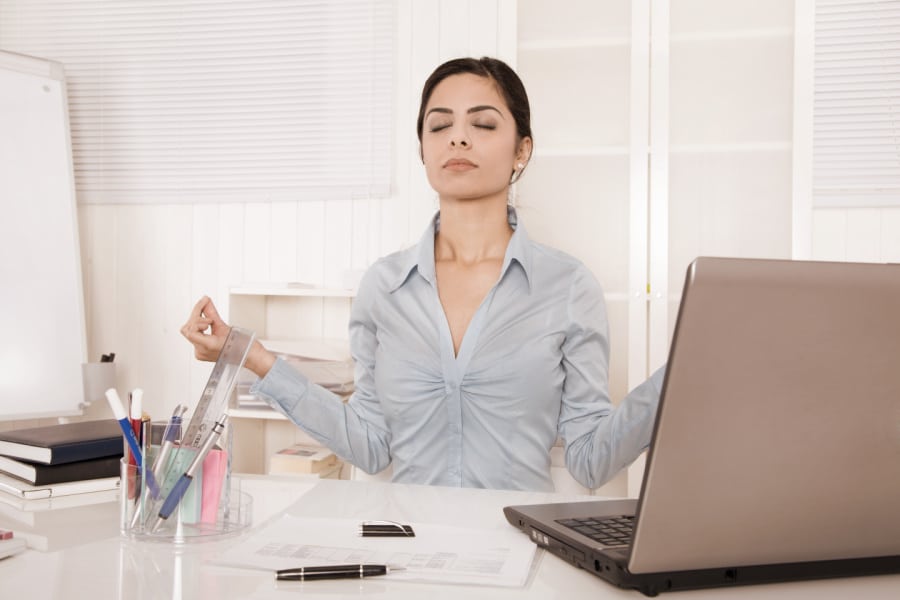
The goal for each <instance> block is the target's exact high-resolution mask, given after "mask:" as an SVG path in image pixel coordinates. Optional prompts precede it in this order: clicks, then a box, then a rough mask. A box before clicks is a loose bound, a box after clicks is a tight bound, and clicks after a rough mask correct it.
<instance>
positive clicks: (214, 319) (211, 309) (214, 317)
mask: <svg viewBox="0 0 900 600" xmlns="http://www.w3.org/2000/svg"><path fill="white" fill-rule="evenodd" d="M203 299H204V300H206V304H204V305H203V307H202V308H201V312H202V314H203V315H204V316H206V317H208V318H209V319H210V323H211V324H215V325H224V324H225V321H223V320H222V317H220V316H219V311H218V310H216V305H215V304H213V302H212V300H210V299H209V298H207V297H206V296H204V297H203Z"/></svg>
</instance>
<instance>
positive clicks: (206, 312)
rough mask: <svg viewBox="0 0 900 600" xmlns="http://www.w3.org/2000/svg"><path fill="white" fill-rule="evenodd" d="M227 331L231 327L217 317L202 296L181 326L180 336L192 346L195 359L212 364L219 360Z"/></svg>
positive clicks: (214, 309)
mask: <svg viewBox="0 0 900 600" xmlns="http://www.w3.org/2000/svg"><path fill="white" fill-rule="evenodd" d="M229 331H231V327H229V326H228V324H227V323H226V322H225V321H223V320H222V317H220V316H219V312H218V311H217V310H216V306H215V304H213V301H212V300H210V298H209V297H208V296H203V297H202V298H200V300H199V301H197V304H195V305H194V309H193V310H192V311H191V315H190V316H189V317H188V320H187V323H185V324H184V326H182V328H181V335H183V336H184V337H185V338H186V339H187V341H189V342H190V343H191V344H192V345H193V346H194V356H195V357H197V359H199V360H206V361H209V362H213V361H215V360H216V359H217V358H219V353H220V352H221V351H222V347H223V346H224V345H225V338H227V337H228V332H229Z"/></svg>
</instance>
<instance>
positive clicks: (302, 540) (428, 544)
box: [214, 514, 536, 587]
mask: <svg viewBox="0 0 900 600" xmlns="http://www.w3.org/2000/svg"><path fill="white" fill-rule="evenodd" d="M406 524H408V525H412V527H413V530H414V531H415V532H416V536H415V537H411V538H374V537H373V538H369V537H366V538H364V537H360V536H359V535H358V530H359V525H360V522H359V521H358V520H350V519H310V518H301V517H297V516H292V515H289V514H285V515H282V516H281V517H279V518H276V519H273V520H272V521H271V522H269V523H268V524H267V525H266V526H265V527H264V528H263V529H261V530H260V531H258V532H256V533H254V534H251V536H250V537H248V538H246V539H245V540H242V541H241V542H239V543H237V544H236V545H235V546H234V547H232V548H230V549H229V550H227V551H225V552H224V553H223V554H222V555H221V556H220V557H218V558H217V559H216V560H215V561H214V562H216V563H219V564H225V565H230V566H236V567H243V568H256V569H264V570H267V571H272V572H273V573H274V571H276V570H278V569H287V568H292V567H303V566H318V565H328V564H346V563H350V564H356V563H375V564H387V565H390V566H394V567H403V570H402V571H394V572H392V573H390V574H389V575H387V576H388V577H390V578H391V579H392V580H406V581H419V582H443V583H465V584H477V585H492V586H508V587H515V586H523V585H525V582H526V580H527V578H528V573H529V571H530V569H531V565H532V562H533V561H534V556H535V552H536V546H535V545H534V544H533V543H531V541H530V540H529V539H528V537H527V536H523V535H522V534H521V533H520V532H518V531H516V530H513V529H510V530H509V531H506V530H502V529H498V530H491V529H466V528H460V527H451V526H447V525H435V524H430V523H406Z"/></svg>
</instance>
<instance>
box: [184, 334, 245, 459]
mask: <svg viewBox="0 0 900 600" xmlns="http://www.w3.org/2000/svg"><path fill="white" fill-rule="evenodd" d="M254 337H255V334H254V333H253V332H252V331H249V330H247V329H241V328H240V327H232V328H231V331H230V332H229V333H228V337H227V338H226V339H225V345H224V346H222V351H221V352H220V353H219V358H218V359H216V364H215V366H214V367H213V370H212V373H211V374H210V375H209V381H207V382H206V387H205V388H203V394H202V395H201V396H200V401H199V402H198V403H197V408H195V409H194V414H193V416H192V417H191V422H190V424H189V425H188V428H187V432H186V433H185V434H184V437H182V442H181V445H182V447H188V448H195V449H196V448H200V446H201V445H202V444H203V440H204V439H205V438H206V434H207V432H208V431H210V430H211V429H212V427H213V425H215V424H216V421H218V420H219V418H220V417H221V416H222V415H223V414H225V409H226V408H227V407H228V395H229V394H230V393H231V390H232V388H234V384H235V381H236V380H237V376H238V373H240V371H241V367H243V366H244V361H245V360H247V353H248V352H249V351H250V346H251V345H253V339H254Z"/></svg>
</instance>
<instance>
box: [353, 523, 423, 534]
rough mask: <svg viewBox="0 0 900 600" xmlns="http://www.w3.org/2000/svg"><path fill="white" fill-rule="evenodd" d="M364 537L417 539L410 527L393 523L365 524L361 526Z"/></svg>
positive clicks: (360, 530) (360, 529)
mask: <svg viewBox="0 0 900 600" xmlns="http://www.w3.org/2000/svg"><path fill="white" fill-rule="evenodd" d="M359 535H361V536H362V537H416V532H415V531H413V528H412V527H411V526H409V525H403V524H401V523H394V522H393V521H377V522H365V523H362V524H360V526H359Z"/></svg>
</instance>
